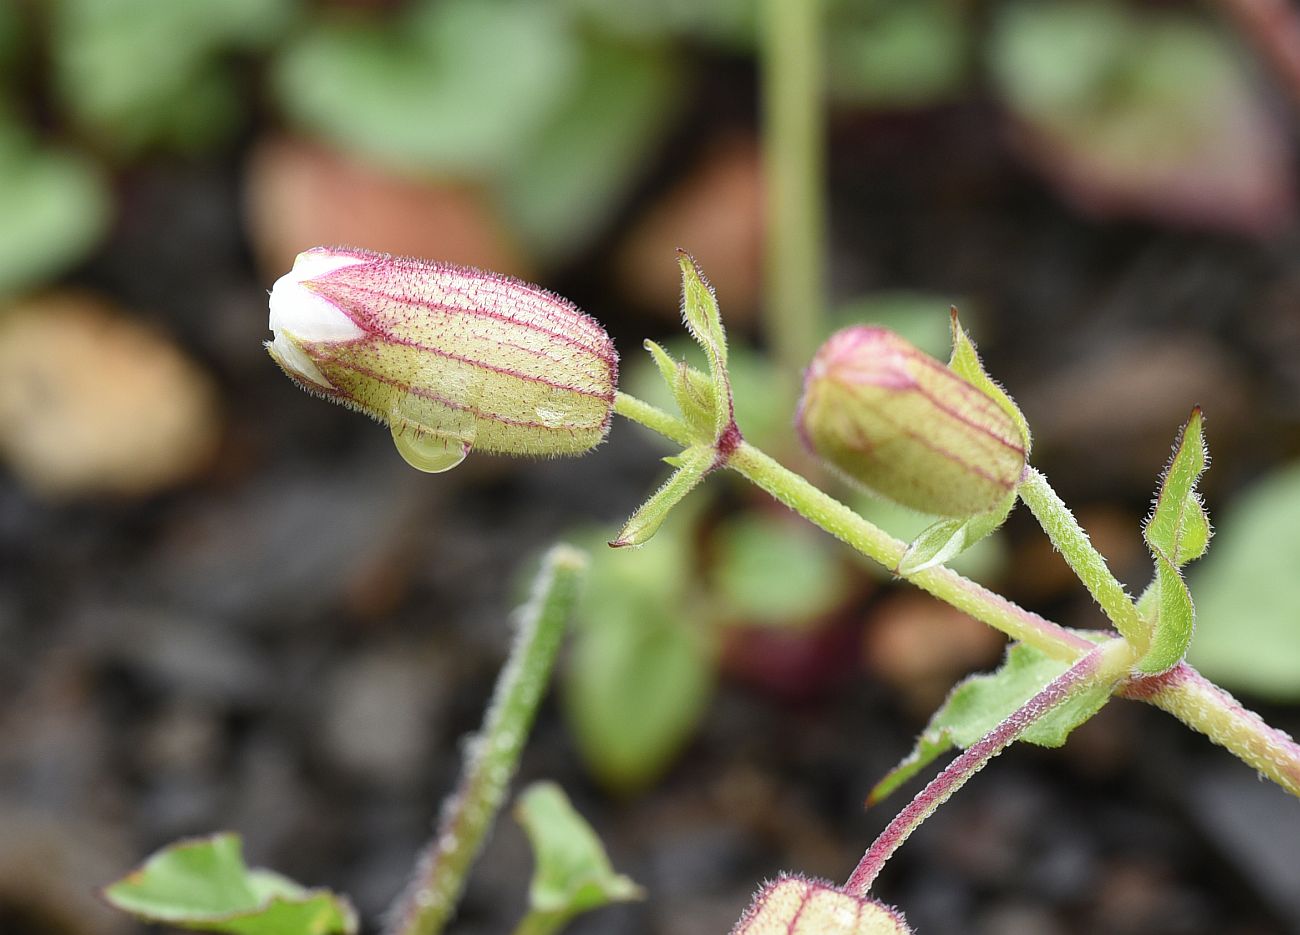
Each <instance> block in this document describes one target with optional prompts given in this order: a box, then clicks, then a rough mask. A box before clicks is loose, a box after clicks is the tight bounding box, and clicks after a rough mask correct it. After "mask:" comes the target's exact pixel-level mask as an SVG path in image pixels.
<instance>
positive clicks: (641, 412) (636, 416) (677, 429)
mask: <svg viewBox="0 0 1300 935" xmlns="http://www.w3.org/2000/svg"><path fill="white" fill-rule="evenodd" d="M614 411H615V412H617V413H618V414H619V415H621V416H622V417H623V418H625V419H628V420H630V421H632V422H636V423H637V424H638V425H644V426H645V427H646V428H648V429H650V431H652V432H658V433H659V434H660V435H662V436H664V438H667V439H669V440H671V441H675V442H677V444H679V445H683V446H687V447H689V446H690V445H693V444H695V441H696V439H695V436H694V435H693V434H692V433H691V430H690V428H689V427H688V426H687V425H686V423H685V422H683V421H682V420H681V419H678V418H677V417H676V416H674V415H671V414H669V413H667V412H664V411H663V410H662V409H660V408H659V407H658V406H652V405H650V404H649V403H647V402H642V401H641V400H639V399H637V398H636V397H635V396H629V395H628V394H627V393H624V392H623V391H622V390H619V391H618V392H617V393H615V394H614Z"/></svg>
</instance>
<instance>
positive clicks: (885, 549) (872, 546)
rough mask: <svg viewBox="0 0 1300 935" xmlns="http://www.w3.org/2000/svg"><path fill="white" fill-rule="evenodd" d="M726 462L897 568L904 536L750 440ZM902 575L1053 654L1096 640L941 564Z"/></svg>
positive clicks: (1066, 654)
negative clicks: (865, 516)
mask: <svg viewBox="0 0 1300 935" xmlns="http://www.w3.org/2000/svg"><path fill="white" fill-rule="evenodd" d="M727 466H728V467H730V468H731V469H733V470H734V471H736V472H737V473H739V474H740V475H741V476H742V477H745V478H746V479H747V480H749V481H752V482H753V483H754V484H756V485H757V486H758V487H760V488H762V489H763V490H766V491H767V492H768V493H770V494H771V495H772V496H773V497H775V498H776V499H777V500H779V501H781V502H782V503H784V504H785V505H786V506H788V507H790V509H792V510H794V511H795V512H796V513H798V514H800V515H801V516H803V517H804V518H806V519H808V520H809V521H811V522H812V523H814V524H816V525H817V526H820V527H821V528H822V529H824V530H826V531H827V532H828V533H830V534H831V535H832V536H834V537H835V538H837V539H839V540H841V541H842V542H845V543H847V544H848V545H850V546H852V547H853V548H855V549H857V550H858V551H859V552H861V553H862V554H863V555H866V556H867V557H869V558H872V559H875V560H876V561H877V562H879V563H880V564H882V565H884V566H885V567H886V568H889V569H894V568H897V567H898V563H899V561H900V560H901V559H902V557H903V553H904V552H905V551H906V550H907V543H906V542H903V541H902V540H900V539H895V538H894V537H893V536H891V535H890V534H889V533H887V532H885V531H884V530H883V529H881V528H880V527H879V526H877V525H875V524H874V523H872V522H870V521H868V520H866V519H863V518H862V517H861V516H859V515H858V514H857V513H855V512H854V511H853V510H851V509H849V508H848V507H847V506H845V505H844V504H843V503H840V502H839V501H838V500H836V499H835V498H834V497H832V496H830V495H829V494H827V493H825V492H824V491H822V490H821V489H820V488H818V487H816V486H814V485H813V484H812V483H811V482H810V481H808V480H807V479H806V478H804V477H801V476H800V475H798V474H796V473H794V472H793V471H791V470H790V469H788V468H786V467H783V466H782V465H781V464H779V463H777V462H776V461H775V460H773V459H772V458H770V457H768V456H767V455H765V454H763V452H761V451H759V450H758V449H757V448H755V447H753V446H752V445H750V444H749V443H748V442H742V443H741V445H740V447H738V448H737V449H736V450H735V452H733V453H732V455H731V457H730V458H729V459H728V461H727ZM905 577H906V579H907V580H908V581H911V582H912V583H913V584H915V585H916V586H917V587H919V588H921V589H922V590H925V591H928V592H930V593H931V594H933V595H934V596H935V597H937V598H939V599H940V600H943V601H946V602H948V603H949V604H951V605H952V606H954V607H956V608H957V609H958V610H961V611H963V612H964V613H967V614H970V615H971V616H972V617H974V618H975V619H976V620H980V621H983V622H984V623H987V624H988V625H989V626H991V627H994V628H995V629H998V630H1001V631H1002V632H1003V633H1005V634H1007V635H1008V636H1010V637H1011V638H1012V639H1015V640H1020V641H1021V642H1024V643H1028V644H1029V645H1030V646H1033V647H1034V648H1036V649H1040V650H1042V651H1043V652H1045V653H1047V654H1048V655H1050V656H1053V657H1055V658H1057V659H1068V660H1073V659H1076V658H1078V657H1079V656H1080V655H1082V654H1083V653H1085V652H1087V651H1089V650H1091V649H1092V648H1093V646H1094V644H1093V643H1090V642H1089V641H1088V640H1086V639H1084V638H1083V637H1081V636H1079V635H1078V634H1076V633H1071V632H1070V631H1069V630H1067V629H1065V628H1064V627H1061V626H1059V625H1057V624H1055V623H1052V622H1051V621H1050V620H1046V619H1044V618H1042V617H1040V616H1038V614H1035V613H1032V612H1030V611H1028V610H1025V609H1024V608H1023V607H1020V606H1018V605H1017V604H1015V603H1013V602H1011V601H1009V600H1007V599H1006V598H1005V597H1003V596H1002V595H1000V594H995V593H994V592H992V591H990V590H988V589H987V588H985V587H983V586H982V585H979V584H976V583H975V582H974V581H971V580H970V579H968V578H964V577H962V576H961V575H959V574H957V572H955V571H953V570H952V569H950V568H947V567H945V566H942V565H939V566H936V567H934V568H927V569H925V570H924V571H919V572H917V573H915V574H912V575H906V576H905Z"/></svg>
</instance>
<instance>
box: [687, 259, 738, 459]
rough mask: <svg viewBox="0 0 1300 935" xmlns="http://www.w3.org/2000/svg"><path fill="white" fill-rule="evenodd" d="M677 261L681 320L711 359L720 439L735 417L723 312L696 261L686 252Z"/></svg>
mask: <svg viewBox="0 0 1300 935" xmlns="http://www.w3.org/2000/svg"><path fill="white" fill-rule="evenodd" d="M677 262H678V265H679V266H681V269H682V319H683V320H684V321H685V322H686V328H687V330H689V331H690V333H691V336H692V337H694V338H695V340H696V341H698V342H699V344H700V347H702V348H704V353H705V355H706V356H707V357H708V358H709V376H710V379H711V381H712V383H713V394H714V398H715V399H717V400H718V401H719V405H717V406H715V410H714V419H713V427H714V438H715V439H716V438H721V437H722V433H723V432H725V431H726V430H727V428H728V427H729V426H730V425H731V423H732V418H733V410H732V402H731V382H730V378H729V377H728V375H727V335H726V332H725V331H724V330H723V328H722V313H721V312H720V311H719V310H718V298H717V296H716V295H715V294H714V292H713V286H711V285H709V281H708V280H707V279H705V278H704V274H703V273H702V272H700V268H699V266H697V265H696V263H695V260H694V258H692V257H691V255H690V254H689V253H687V252H686V251H684V250H678V251H677ZM723 401H725V403H724V402H723Z"/></svg>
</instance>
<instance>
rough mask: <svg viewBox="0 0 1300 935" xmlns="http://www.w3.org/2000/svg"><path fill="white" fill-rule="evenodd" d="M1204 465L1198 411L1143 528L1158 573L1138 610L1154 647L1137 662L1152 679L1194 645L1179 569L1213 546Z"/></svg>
mask: <svg viewBox="0 0 1300 935" xmlns="http://www.w3.org/2000/svg"><path fill="white" fill-rule="evenodd" d="M1206 460H1207V459H1206V451H1205V436H1204V428H1203V419H1202V417H1201V407H1200V406H1197V407H1196V408H1194V409H1193V410H1192V414H1191V416H1190V417H1189V418H1188V420H1187V423H1186V424H1185V425H1184V426H1183V427H1182V430H1181V431H1180V432H1179V433H1178V441H1177V442H1175V443H1174V453H1173V455H1172V457H1170V459H1169V465H1168V466H1167V467H1166V468H1165V473H1164V477H1163V478H1162V479H1161V482H1160V492H1159V493H1158V494H1157V495H1156V504H1155V507H1154V508H1153V509H1152V511H1151V515H1150V516H1149V517H1148V518H1147V521H1146V523H1145V525H1144V526H1143V527H1142V537H1143V538H1144V539H1145V540H1146V542H1147V546H1148V547H1149V548H1150V549H1151V557H1152V558H1153V559H1155V566H1156V573H1155V580H1154V581H1153V582H1152V583H1151V588H1150V589H1149V591H1148V594H1149V595H1150V597H1148V595H1143V601H1142V603H1141V605H1140V606H1141V610H1142V611H1143V612H1144V614H1145V616H1146V619H1147V620H1148V621H1149V625H1150V628H1151V637H1150V645H1149V647H1148V649H1147V652H1146V653H1145V654H1144V655H1143V657H1142V659H1141V660H1139V661H1138V665H1137V668H1138V671H1140V672H1145V673H1148V674H1154V673H1158V672H1164V671H1165V670H1166V669H1170V668H1172V667H1174V666H1176V665H1177V664H1178V663H1179V662H1181V661H1182V659H1183V656H1185V655H1186V654H1187V648H1188V646H1190V645H1191V642H1192V631H1193V629H1194V627H1195V625H1196V614H1195V608H1194V607H1193V605H1192V595H1191V592H1189V591H1188V590H1187V585H1186V583H1184V581H1183V577H1182V573H1181V572H1180V571H1179V568H1181V567H1182V566H1183V565H1185V564H1187V563H1188V562H1190V561H1192V560H1193V559H1196V558H1200V557H1201V556H1202V555H1204V554H1205V550H1206V549H1207V548H1208V547H1209V544H1210V521H1209V518H1208V517H1207V516H1206V515H1205V508H1204V507H1203V506H1202V505H1201V500H1200V497H1199V495H1198V494H1197V492H1196V482H1197V480H1199V479H1200V476H1201V474H1203V473H1204V472H1205V468H1206Z"/></svg>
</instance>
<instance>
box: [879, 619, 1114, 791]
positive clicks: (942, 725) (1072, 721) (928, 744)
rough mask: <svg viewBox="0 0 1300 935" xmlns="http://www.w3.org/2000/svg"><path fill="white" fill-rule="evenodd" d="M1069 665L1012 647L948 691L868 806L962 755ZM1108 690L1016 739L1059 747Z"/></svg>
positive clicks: (1097, 690) (1066, 707) (1071, 703)
mask: <svg viewBox="0 0 1300 935" xmlns="http://www.w3.org/2000/svg"><path fill="white" fill-rule="evenodd" d="M1070 665H1071V664H1070V663H1069V662H1064V661H1062V660H1060V659H1053V658H1051V657H1050V656H1047V655H1045V654H1043V653H1041V652H1039V651H1038V650H1036V649H1034V648H1033V647H1031V646H1026V645H1024V644H1023V643H1014V644H1012V646H1011V647H1010V649H1008V650H1007V657H1006V660H1005V661H1004V662H1003V663H1002V666H1001V667H1000V668H999V669H998V670H997V671H996V672H992V673H990V674H988V675H973V676H971V677H970V678H968V679H966V680H965V681H964V682H961V683H960V684H959V685H958V686H957V687H956V688H954V689H953V690H952V693H951V694H950V695H949V696H948V700H947V701H945V702H944V703H943V706H942V707H941V708H939V710H938V711H936V712H935V713H934V716H933V717H932V718H931V719H930V723H929V724H928V725H926V728H925V730H924V731H922V733H921V736H920V737H918V738H917V742H916V747H915V749H913V750H912V752H911V754H909V755H908V756H907V758H906V759H904V760H903V761H902V762H901V763H899V764H898V765H897V766H895V767H894V768H893V769H892V770H890V772H889V774H888V775H886V776H885V778H884V779H882V780H880V782H878V783H877V784H876V787H875V788H874V789H872V790H871V796H870V798H869V799H868V801H869V802H871V803H874V802H879V801H880V800H881V799H883V798H885V797H886V796H887V795H889V794H890V793H891V792H893V791H894V790H895V789H897V788H898V787H899V786H901V785H902V784H903V783H905V782H907V780H909V779H911V778H912V777H913V776H915V775H916V774H917V773H918V772H920V771H921V770H922V769H924V768H925V767H926V766H927V765H929V764H930V763H931V762H933V761H934V760H935V759H936V758H937V757H939V756H941V755H942V754H943V753H945V752H946V751H948V750H950V749H952V748H953V747H958V748H960V749H963V750H964V749H966V748H967V747H969V746H970V745H971V744H973V743H975V741H977V740H979V739H980V738H981V737H983V736H984V735H985V734H987V733H988V732H989V731H991V730H992V729H993V728H995V727H997V726H998V724H1000V723H1002V721H1004V720H1006V718H1008V717H1009V716H1010V715H1011V714H1013V713H1014V712H1015V711H1016V709H1018V708H1020V707H1021V706H1022V705H1023V704H1024V703H1025V702H1026V701H1028V700H1029V699H1030V698H1032V697H1034V695H1036V694H1038V693H1039V692H1040V691H1042V690H1043V689H1044V688H1045V687H1046V686H1047V683H1048V682H1050V681H1052V679H1054V678H1056V677H1057V676H1058V675H1061V674H1062V673H1063V672H1065V670H1066V669H1068V668H1070ZM1112 687H1113V686H1111V685H1105V684H1103V685H1095V686H1092V687H1090V688H1086V689H1085V690H1083V691H1081V692H1079V693H1078V694H1076V695H1075V696H1074V697H1072V698H1070V699H1069V700H1067V701H1065V702H1062V703H1061V704H1060V705H1059V706H1057V707H1056V708H1054V709H1053V710H1051V711H1050V712H1048V713H1047V714H1046V715H1044V716H1043V717H1041V718H1040V719H1039V720H1037V721H1035V722H1034V723H1033V724H1032V725H1030V727H1029V728H1028V729H1027V730H1026V731H1025V732H1024V733H1023V734H1022V735H1021V736H1020V739H1021V740H1025V741H1028V742H1029V743H1033V744H1037V745H1039V746H1041V747H1059V746H1060V745H1061V744H1063V743H1065V740H1066V738H1067V737H1068V736H1069V735H1070V732H1071V731H1073V730H1074V729H1075V728H1076V727H1078V726H1079V725H1080V724H1082V723H1083V722H1084V721H1086V720H1088V719H1089V718H1091V717H1092V716H1093V715H1094V714H1096V713H1097V712H1098V711H1100V710H1101V708H1102V707H1103V706H1104V705H1105V704H1106V702H1107V701H1108V700H1109V699H1110V693H1111V688H1112Z"/></svg>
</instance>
